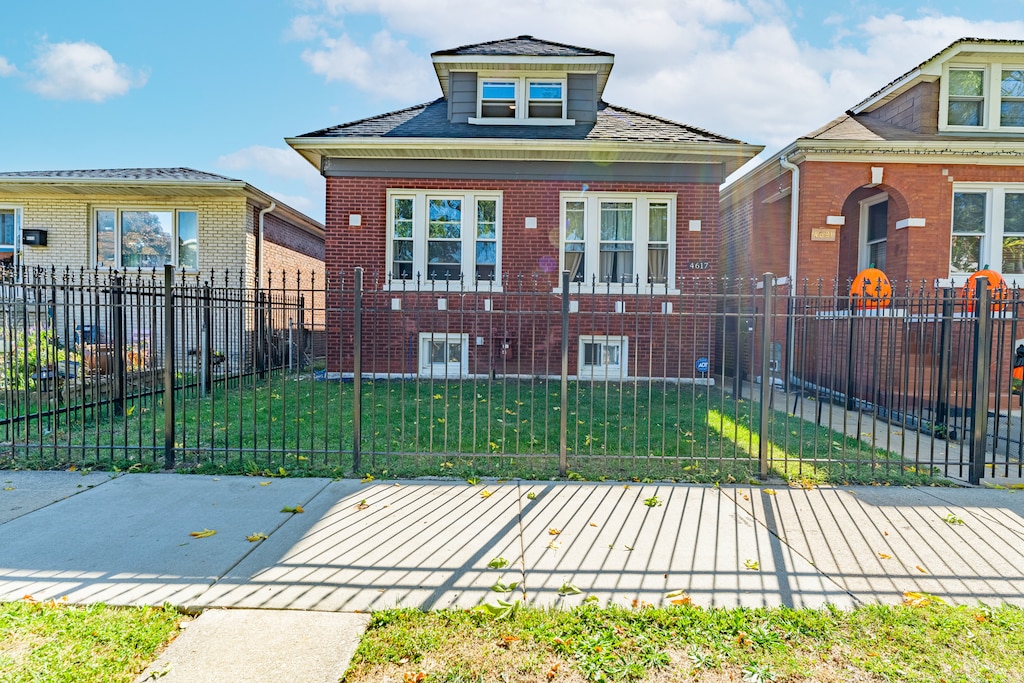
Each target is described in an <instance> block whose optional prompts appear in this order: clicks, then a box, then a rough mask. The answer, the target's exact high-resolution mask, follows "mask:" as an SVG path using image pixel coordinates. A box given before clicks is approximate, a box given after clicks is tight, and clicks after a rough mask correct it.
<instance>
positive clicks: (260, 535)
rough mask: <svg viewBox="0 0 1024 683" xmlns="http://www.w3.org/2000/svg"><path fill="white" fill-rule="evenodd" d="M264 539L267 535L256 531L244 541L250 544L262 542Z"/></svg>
mask: <svg viewBox="0 0 1024 683" xmlns="http://www.w3.org/2000/svg"><path fill="white" fill-rule="evenodd" d="M266 537H267V535H266V534H265V533H263V532H262V531H257V532H256V533H254V534H251V535H249V536H246V537H245V540H247V541H249V542H250V543H255V542H256V541H262V540H263V539H265V538H266Z"/></svg>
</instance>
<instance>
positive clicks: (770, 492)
mask: <svg viewBox="0 0 1024 683" xmlns="http://www.w3.org/2000/svg"><path fill="white" fill-rule="evenodd" d="M763 493H764V495H766V496H774V495H775V489H764V491H763Z"/></svg>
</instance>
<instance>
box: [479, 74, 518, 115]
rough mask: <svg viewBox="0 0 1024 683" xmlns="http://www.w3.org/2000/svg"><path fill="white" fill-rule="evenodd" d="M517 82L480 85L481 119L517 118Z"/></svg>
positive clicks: (487, 82)
mask: <svg viewBox="0 0 1024 683" xmlns="http://www.w3.org/2000/svg"><path fill="white" fill-rule="evenodd" d="M517 85H518V83H517V82H516V81H483V82H482V83H481V84H480V118H484V119H514V118H515V117H516V99H517V98H516V86H517Z"/></svg>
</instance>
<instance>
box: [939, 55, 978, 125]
mask: <svg viewBox="0 0 1024 683" xmlns="http://www.w3.org/2000/svg"><path fill="white" fill-rule="evenodd" d="M946 122H947V123H948V124H949V125H950V126H983V125H984V124H985V70H984V69H950V70H949V107H948V112H947V118H946Z"/></svg>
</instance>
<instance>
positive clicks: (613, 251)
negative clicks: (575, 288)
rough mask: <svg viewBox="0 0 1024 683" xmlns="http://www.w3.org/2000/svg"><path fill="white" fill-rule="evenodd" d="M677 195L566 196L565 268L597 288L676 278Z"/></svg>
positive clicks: (659, 283) (577, 279) (573, 277)
mask: <svg viewBox="0 0 1024 683" xmlns="http://www.w3.org/2000/svg"><path fill="white" fill-rule="evenodd" d="M675 215H676V212H675V195H673V194H646V195H633V194H625V193H607V194H600V193H598V194H593V195H589V196H582V197H581V196H580V195H579V193H562V210H561V223H562V230H561V241H562V250H561V268H562V269H563V270H567V271H569V277H570V281H572V282H577V283H582V284H583V285H585V286H590V285H594V286H595V287H597V288H609V287H619V288H622V287H625V286H630V285H635V284H639V285H640V286H641V287H657V286H661V287H665V286H667V285H668V284H669V283H670V282H672V281H673V278H674V275H675V273H674V267H673V261H674V258H675V232H676V231H675Z"/></svg>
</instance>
